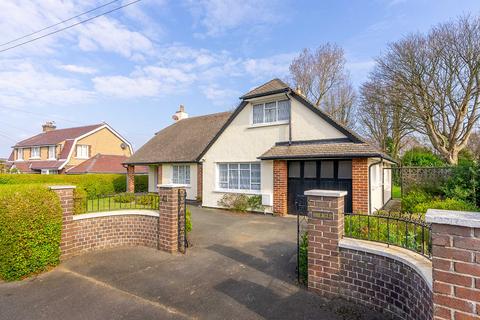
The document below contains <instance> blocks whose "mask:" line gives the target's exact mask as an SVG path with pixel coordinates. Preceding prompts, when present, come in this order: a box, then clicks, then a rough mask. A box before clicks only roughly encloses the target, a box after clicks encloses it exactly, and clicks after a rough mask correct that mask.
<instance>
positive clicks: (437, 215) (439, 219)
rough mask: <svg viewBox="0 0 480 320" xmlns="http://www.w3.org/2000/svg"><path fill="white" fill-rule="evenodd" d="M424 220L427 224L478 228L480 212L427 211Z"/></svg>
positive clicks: (479, 225) (479, 226)
mask: <svg viewBox="0 0 480 320" xmlns="http://www.w3.org/2000/svg"><path fill="white" fill-rule="evenodd" d="M425 220H426V221H427V222H428V223H436V224H448V225H452V226H462V227H470V228H480V212H467V211H453V210H440V209H428V210H427V214H426V215H425Z"/></svg>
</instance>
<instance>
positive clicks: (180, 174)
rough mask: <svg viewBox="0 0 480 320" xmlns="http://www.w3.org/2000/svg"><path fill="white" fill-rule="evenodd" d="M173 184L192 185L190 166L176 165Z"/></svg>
mask: <svg viewBox="0 0 480 320" xmlns="http://www.w3.org/2000/svg"><path fill="white" fill-rule="evenodd" d="M172 182H173V183H178V184H190V166H189V165H174V166H173V178H172Z"/></svg>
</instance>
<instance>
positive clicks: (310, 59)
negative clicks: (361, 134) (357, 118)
mask: <svg viewBox="0 0 480 320" xmlns="http://www.w3.org/2000/svg"><path fill="white" fill-rule="evenodd" d="M345 62H346V61H345V55H344V52H343V49H342V48H340V47H339V46H338V45H335V44H330V43H326V44H324V45H321V46H320V47H318V49H317V50H315V52H311V51H310V50H309V49H304V50H303V51H302V52H301V53H300V55H299V56H298V57H296V58H295V59H294V60H293V61H292V63H291V64H290V77H291V81H292V84H293V86H294V87H295V88H298V89H300V90H301V91H302V92H303V93H304V94H305V96H306V97H307V98H308V99H309V100H310V101H312V102H313V103H314V104H315V105H316V106H317V107H320V108H323V109H324V110H325V111H326V112H327V113H329V114H330V115H331V116H332V117H333V118H334V119H336V120H337V121H339V122H341V123H343V124H345V125H348V124H349V123H350V116H351V113H352V109H353V106H354V104H355V92H354V90H353V87H352V85H351V82H350V78H349V77H348V74H347V73H346V71H345Z"/></svg>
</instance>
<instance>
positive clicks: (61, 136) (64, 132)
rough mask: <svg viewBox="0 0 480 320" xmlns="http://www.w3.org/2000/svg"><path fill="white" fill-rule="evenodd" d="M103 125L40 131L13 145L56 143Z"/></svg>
mask: <svg viewBox="0 0 480 320" xmlns="http://www.w3.org/2000/svg"><path fill="white" fill-rule="evenodd" d="M103 125H104V124H103V123H100V124H94V125H89V126H83V127H75V128H66V129H55V130H52V131H48V132H42V133H40V134H37V135H36V136H33V137H30V138H28V139H25V140H22V141H20V142H18V143H17V144H16V145H15V147H29V146H39V145H52V144H57V143H60V142H62V141H64V140H68V139H75V138H78V137H80V136H81V135H84V134H86V133H88V132H90V131H92V130H95V129H97V128H99V127H101V126H103Z"/></svg>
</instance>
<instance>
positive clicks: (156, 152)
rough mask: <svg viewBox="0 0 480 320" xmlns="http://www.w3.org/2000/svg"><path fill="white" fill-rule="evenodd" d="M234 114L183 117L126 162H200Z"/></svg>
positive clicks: (223, 113)
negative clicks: (206, 149)
mask: <svg viewBox="0 0 480 320" xmlns="http://www.w3.org/2000/svg"><path fill="white" fill-rule="evenodd" d="M230 115H231V113H230V112H221V113H214V114H209V115H205V116H199V117H191V118H186V119H183V120H180V121H178V122H176V123H174V124H172V125H170V126H168V127H166V128H165V129H163V130H161V131H160V132H158V133H157V134H156V135H155V136H154V137H153V138H152V139H150V141H148V142H147V143H146V144H144V145H143V146H142V147H141V148H140V149H138V151H137V152H135V153H134V154H133V155H132V156H131V157H130V158H129V159H128V160H127V161H125V163H127V164H148V163H166V162H196V161H198V160H199V159H198V158H199V157H200V155H201V154H202V153H203V151H204V150H205V148H207V146H208V145H209V143H210V141H211V140H212V139H213V138H214V137H215V135H216V134H217V133H218V132H219V130H220V129H221V128H222V126H223V125H224V124H225V123H226V122H227V120H228V118H229V117H230Z"/></svg>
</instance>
